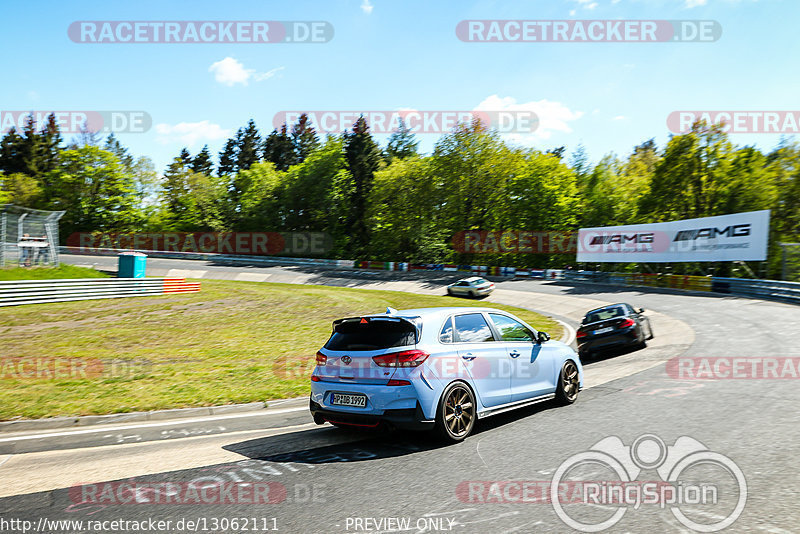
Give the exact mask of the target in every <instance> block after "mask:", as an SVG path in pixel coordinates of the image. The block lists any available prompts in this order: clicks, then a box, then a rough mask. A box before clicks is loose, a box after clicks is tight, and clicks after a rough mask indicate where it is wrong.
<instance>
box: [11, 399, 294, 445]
mask: <svg viewBox="0 0 800 534" xmlns="http://www.w3.org/2000/svg"><path fill="white" fill-rule="evenodd" d="M300 411H308V406H300V407H298V408H283V409H280V410H267V411H266V412H265V413H263V412H253V413H245V414H236V415H217V416H210V417H194V418H188V419H171V420H169V421H163V422H160V423H141V424H137V425H130V426H105V425H98V427H97V428H87V429H85V430H71V431H69V430H68V431H65V432H50V433H48V434H28V435H23V436H14V437H10V438H0V443H5V442H9V441H22V440H29V439H40V438H55V437H61V436H75V435H80V434H96V433H99V432H115V431H118V430H133V429H136V428H157V427H162V426H178V425H182V424H184V425H185V424H190V423H205V422H207V421H220V420H230V419H241V418H245V417H258V416H261V417H263V416H267V415H276V414H282V413H289V412H300Z"/></svg>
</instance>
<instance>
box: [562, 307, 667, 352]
mask: <svg viewBox="0 0 800 534" xmlns="http://www.w3.org/2000/svg"><path fill="white" fill-rule="evenodd" d="M643 313H644V309H643V308H639V309H638V310H637V309H635V308H633V307H632V306H631V305H630V304H625V303H619V304H611V305H610V306H605V307H603V308H597V309H596V310H592V311H590V312H588V313H587V314H586V315H585V316H584V318H583V321H581V326H580V327H579V328H578V332H577V341H578V353H579V354H580V356H581V358H588V357H591V356H592V354H593V353H597V352H602V351H605V350H610V349H614V348H623V347H633V348H639V349H641V348H644V347H645V346H646V344H647V343H646V341H647V340H648V339H653V328H652V327H651V326H650V319H648V318H647V317H645V316H644V315H643Z"/></svg>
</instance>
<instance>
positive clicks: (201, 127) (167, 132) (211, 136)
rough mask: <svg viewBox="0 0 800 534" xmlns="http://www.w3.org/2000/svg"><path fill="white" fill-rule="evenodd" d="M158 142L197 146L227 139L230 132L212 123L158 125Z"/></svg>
mask: <svg viewBox="0 0 800 534" xmlns="http://www.w3.org/2000/svg"><path fill="white" fill-rule="evenodd" d="M156 133H157V134H158V135H157V136H156V142H157V143H161V144H162V145H167V144H170V143H177V142H180V144H182V145H186V146H190V147H191V146H195V145H198V144H200V142H207V141H218V140H220V139H226V138H227V137H228V136H229V135H230V134H231V131H230V130H226V129H225V128H222V127H221V126H220V125H219V124H214V123H212V122H208V121H207V120H206V121H200V122H179V123H178V124H175V125H171V124H166V123H162V124H156Z"/></svg>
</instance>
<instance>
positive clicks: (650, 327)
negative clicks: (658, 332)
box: [647, 321, 656, 339]
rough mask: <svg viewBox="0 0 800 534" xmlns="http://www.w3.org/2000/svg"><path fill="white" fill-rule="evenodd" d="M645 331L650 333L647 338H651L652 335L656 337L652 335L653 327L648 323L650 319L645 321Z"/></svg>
mask: <svg viewBox="0 0 800 534" xmlns="http://www.w3.org/2000/svg"><path fill="white" fill-rule="evenodd" d="M647 331H648V332H649V333H650V335H649V336H648V337H647V339H653V338H654V337H656V336H654V335H653V327H652V326H651V325H650V321H647Z"/></svg>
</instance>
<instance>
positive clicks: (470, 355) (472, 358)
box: [461, 352, 475, 362]
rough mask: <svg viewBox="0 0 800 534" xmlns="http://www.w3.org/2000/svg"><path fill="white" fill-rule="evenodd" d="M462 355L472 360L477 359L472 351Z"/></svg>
mask: <svg viewBox="0 0 800 534" xmlns="http://www.w3.org/2000/svg"><path fill="white" fill-rule="evenodd" d="M461 357H462V358H464V359H465V360H467V361H470V362H471V361H472V360H474V359H475V356H473V355H472V353H471V352H468V353H466V354H462V355H461Z"/></svg>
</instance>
